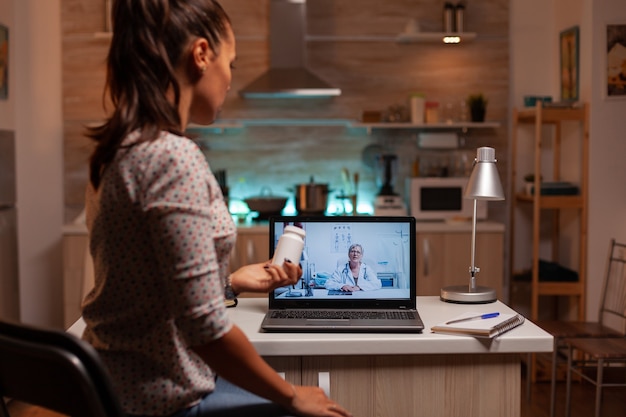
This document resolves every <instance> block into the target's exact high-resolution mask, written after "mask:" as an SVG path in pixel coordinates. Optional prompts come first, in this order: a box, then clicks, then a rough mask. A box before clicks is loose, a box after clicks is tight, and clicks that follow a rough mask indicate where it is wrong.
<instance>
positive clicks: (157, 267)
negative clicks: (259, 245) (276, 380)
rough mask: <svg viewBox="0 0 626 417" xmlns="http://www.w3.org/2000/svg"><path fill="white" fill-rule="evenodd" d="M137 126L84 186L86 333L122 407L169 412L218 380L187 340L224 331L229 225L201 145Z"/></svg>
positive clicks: (190, 402) (136, 411) (227, 323)
mask: <svg viewBox="0 0 626 417" xmlns="http://www.w3.org/2000/svg"><path fill="white" fill-rule="evenodd" d="M138 136H139V133H138V132H134V133H133V134H131V135H130V136H129V137H128V138H126V139H125V141H124V145H125V146H124V147H123V148H122V149H121V150H120V151H118V154H117V156H116V158H115V160H114V161H113V163H111V164H110V165H109V166H108V167H107V168H106V170H105V171H104V174H103V177H102V183H101V185H100V187H99V189H98V191H97V193H96V192H94V190H93V189H89V190H88V191H87V225H88V228H89V233H90V251H91V254H92V256H93V260H94V271H95V287H94V289H93V290H92V291H91V292H90V293H89V294H88V295H87V297H86V298H85V300H84V303H83V318H84V319H85V322H86V324H87V327H86V330H85V333H84V335H83V337H84V339H85V340H87V341H88V342H90V343H91V344H92V345H93V346H94V347H95V348H96V349H97V350H98V351H99V353H100V354H101V356H102V359H103V361H104V362H105V364H106V365H107V367H108V369H109V371H110V373H111V376H112V378H113V382H114V385H115V388H116V390H117V391H118V394H119V396H120V399H121V401H122V405H123V408H124V410H125V411H126V412H127V413H129V414H147V415H155V416H156V415H169V414H172V413H174V412H175V411H177V410H180V409H183V408H185V407H189V406H191V405H193V404H194V403H196V402H198V401H199V399H200V398H202V397H203V396H204V395H206V394H207V393H209V392H211V391H212V390H213V388H214V373H213V372H212V370H211V369H210V368H209V367H208V366H207V365H206V364H205V363H204V362H203V361H202V360H201V359H200V358H199V357H198V356H197V355H195V354H194V352H193V351H192V350H190V349H189V346H194V345H201V344H204V343H207V342H210V341H212V340H215V339H218V338H220V337H222V336H223V335H224V334H225V333H227V332H228V331H229V330H230V329H231V327H232V323H231V322H230V320H229V316H228V314H227V313H226V308H225V306H224V284H225V282H224V281H225V277H226V276H227V268H228V257H229V254H230V251H231V249H232V247H233V245H234V242H235V232H236V229H235V225H234V223H233V221H232V218H231V216H230V214H229V213H228V209H227V207H226V205H225V204H224V199H223V197H222V193H221V190H220V188H219V185H218V184H217V181H216V179H215V177H214V176H213V174H212V173H211V172H210V169H209V166H208V164H207V162H206V159H205V158H204V155H203V154H202V152H201V151H200V149H199V148H198V146H197V145H196V144H195V143H193V142H192V141H191V140H189V139H188V138H184V137H179V136H176V135H173V134H170V133H162V134H161V136H160V137H159V138H158V139H157V140H154V141H151V142H138V141H137V138H138Z"/></svg>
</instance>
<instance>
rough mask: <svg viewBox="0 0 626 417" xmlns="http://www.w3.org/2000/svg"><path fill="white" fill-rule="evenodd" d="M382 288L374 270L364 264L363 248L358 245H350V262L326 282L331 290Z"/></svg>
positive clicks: (339, 268) (351, 290)
mask: <svg viewBox="0 0 626 417" xmlns="http://www.w3.org/2000/svg"><path fill="white" fill-rule="evenodd" d="M381 287H382V284H381V282H380V280H379V279H378V277H377V276H376V271H375V270H374V268H372V267H371V266H369V265H366V264H365V263H363V247H362V246H361V245H360V244H358V243H354V244H352V245H350V248H348V262H346V263H344V264H342V265H340V266H339V267H338V268H337V270H336V271H335V272H333V275H332V276H331V277H330V278H329V279H328V281H326V288H327V289H329V290H341V291H350V292H353V291H371V290H378V289H380V288H381Z"/></svg>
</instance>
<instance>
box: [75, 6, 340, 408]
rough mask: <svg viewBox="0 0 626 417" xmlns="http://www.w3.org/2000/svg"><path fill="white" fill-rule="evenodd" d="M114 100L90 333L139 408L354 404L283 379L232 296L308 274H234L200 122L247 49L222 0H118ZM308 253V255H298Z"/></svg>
mask: <svg viewBox="0 0 626 417" xmlns="http://www.w3.org/2000/svg"><path fill="white" fill-rule="evenodd" d="M111 17H112V22H113V37H112V39H111V46H110V50H109V54H108V57H107V80H106V93H107V96H108V100H107V102H110V103H111V105H112V108H111V109H107V110H109V112H108V114H109V116H108V117H107V119H106V120H105V122H104V123H103V124H102V125H101V126H97V127H95V128H92V129H90V130H89V132H88V136H89V137H90V138H91V139H93V140H94V141H95V145H96V146H95V150H94V152H93V154H92V156H91V159H90V165H89V168H90V170H89V185H88V188H87V193H86V207H87V225H88V228H89V237H90V242H89V244H90V252H91V255H92V257H93V260H94V271H95V286H94V288H93V290H92V291H91V292H90V293H89V294H88V295H87V296H86V297H85V300H84V302H83V318H84V320H85V323H86V329H85V332H84V335H83V338H84V339H85V340H87V341H88V342H89V343H91V344H92V345H93V346H94V347H95V348H96V349H97V351H98V352H99V354H100V355H101V357H102V360H103V362H104V363H105V365H106V366H107V368H108V370H109V373H110V375H111V377H112V380H113V383H114V386H115V388H116V391H117V393H118V395H119V397H120V400H121V402H122V405H123V407H124V410H125V412H126V413H127V414H128V415H129V416H176V417H192V416H193V417H201V416H229V417H234V416H240V415H246V416H255V417H262V416H294V415H297V416H314V417H316V416H328V417H333V416H334V417H339V416H349V415H350V413H349V412H348V411H346V410H345V409H344V408H343V407H341V406H339V405H338V404H336V403H335V402H334V401H332V400H330V399H329V398H328V397H327V396H326V395H325V394H324V393H323V391H322V390H321V389H319V388H317V387H308V386H293V385H291V384H289V383H288V382H286V381H285V380H283V379H282V378H281V377H280V376H279V375H278V374H277V373H276V372H275V371H274V370H273V369H272V368H271V367H270V366H269V365H268V364H267V363H266V362H265V361H264V360H263V359H262V358H261V357H260V356H259V355H258V353H257V352H256V351H255V349H254V347H253V346H252V344H251V343H250V342H249V340H248V339H247V338H246V336H245V335H244V333H243V332H242V331H241V330H240V329H239V328H238V327H237V326H236V325H235V324H234V323H232V322H231V320H230V318H229V315H228V314H227V312H226V303H225V299H226V298H232V297H234V296H236V294H237V293H239V292H242V291H248V292H249V291H255V292H267V291H271V290H273V289H274V288H277V287H282V286H285V285H292V284H294V283H295V282H297V280H298V278H299V277H300V276H301V275H302V270H301V268H300V267H299V266H298V265H297V264H296V263H292V262H286V263H285V264H284V266H282V267H279V266H276V265H272V264H271V263H270V262H269V261H268V262H264V263H259V264H252V265H248V266H244V267H242V268H240V269H239V270H237V271H234V272H232V273H231V274H228V272H227V271H228V258H229V254H230V252H231V249H232V247H233V245H234V242H235V239H236V227H235V225H234V223H233V220H232V218H231V216H230V214H229V212H228V208H227V207H226V205H225V203H224V198H223V196H222V193H221V191H220V187H219V185H218V183H217V181H216V179H215V177H214V176H213V174H212V173H211V171H210V168H209V166H208V164H207V162H206V159H205V157H204V155H203V153H202V152H201V151H200V149H199V147H198V146H197V145H196V144H195V143H194V142H193V141H192V140H190V139H189V138H187V137H186V136H185V134H184V132H185V129H186V126H187V124H188V123H191V122H194V123H199V124H210V123H212V122H213V121H214V120H215V118H216V116H217V114H218V112H219V110H220V108H221V106H222V105H223V103H224V100H225V97H226V93H227V92H228V90H229V88H230V82H231V76H232V74H231V71H232V65H233V62H234V61H235V57H236V48H235V46H236V45H235V37H234V33H233V29H232V27H231V23H230V20H229V18H228V16H227V14H226V13H225V12H224V10H223V9H222V7H221V6H220V5H219V4H218V3H217V2H216V1H213V0H114V1H113V6H112V16H111ZM292 261H297V260H295V259H294V260H292Z"/></svg>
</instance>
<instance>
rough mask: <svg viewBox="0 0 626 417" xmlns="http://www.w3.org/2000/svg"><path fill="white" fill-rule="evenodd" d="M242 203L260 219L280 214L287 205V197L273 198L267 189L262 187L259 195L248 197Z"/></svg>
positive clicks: (270, 191)
mask: <svg viewBox="0 0 626 417" xmlns="http://www.w3.org/2000/svg"><path fill="white" fill-rule="evenodd" d="M244 202H245V203H246V204H247V205H248V208H250V211H256V212H258V213H259V217H260V218H267V217H269V216H271V215H275V214H280V213H281V212H282V210H283V208H285V204H286V203H287V197H281V196H274V195H272V190H271V189H270V188H269V187H263V188H261V193H260V195H258V196H254V197H248V198H246V199H245V200H244Z"/></svg>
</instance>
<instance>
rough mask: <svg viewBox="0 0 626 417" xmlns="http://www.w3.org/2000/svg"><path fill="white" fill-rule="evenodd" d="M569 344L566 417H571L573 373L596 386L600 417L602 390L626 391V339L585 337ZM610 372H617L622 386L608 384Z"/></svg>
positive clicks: (596, 413) (616, 374) (567, 340)
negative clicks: (615, 389) (576, 357)
mask: <svg viewBox="0 0 626 417" xmlns="http://www.w3.org/2000/svg"><path fill="white" fill-rule="evenodd" d="M625 317H626V316H625ZM565 343H566V344H567V345H568V348H569V351H568V356H567V391H566V394H565V415H566V417H569V416H570V409H571V387H572V373H575V374H577V375H578V376H580V377H581V378H583V379H584V380H586V381H588V382H591V383H592V384H593V385H595V387H596V399H595V401H596V402H595V417H600V410H601V408H602V389H603V388H604V387H626V367H625V365H626V338H621V339H618V338H610V339H607V338H602V337H585V338H574V339H566V340H565ZM575 354H579V355H580V357H581V358H580V359H574V358H575ZM612 365H618V366H612ZM608 371H616V372H615V377H617V378H619V381H621V382H610V381H608V380H607V378H605V377H606V376H607V375H606V373H607V372H608Z"/></svg>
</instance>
